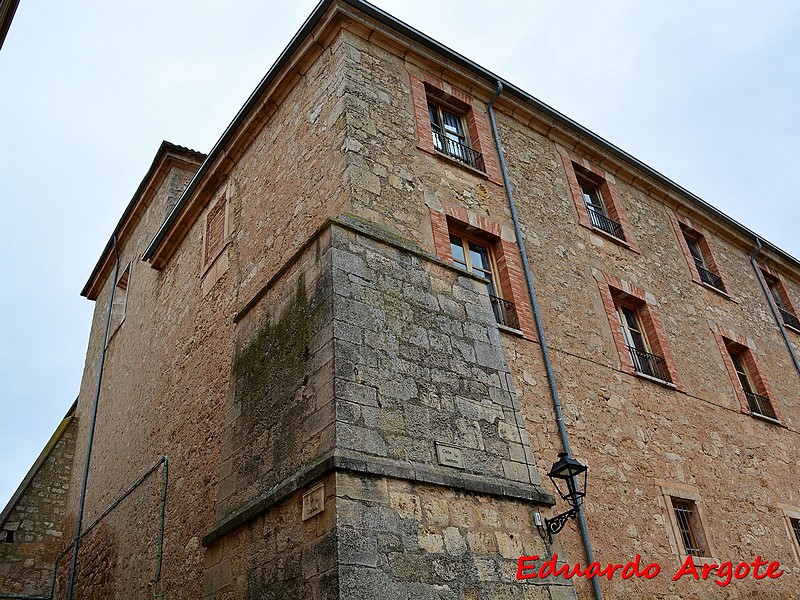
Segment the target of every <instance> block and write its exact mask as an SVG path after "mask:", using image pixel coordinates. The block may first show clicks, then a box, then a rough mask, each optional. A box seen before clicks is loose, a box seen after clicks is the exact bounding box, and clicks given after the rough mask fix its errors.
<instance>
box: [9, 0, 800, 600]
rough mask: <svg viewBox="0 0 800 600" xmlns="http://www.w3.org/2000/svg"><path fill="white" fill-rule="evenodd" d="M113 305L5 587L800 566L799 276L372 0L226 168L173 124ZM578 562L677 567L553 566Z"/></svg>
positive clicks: (108, 289)
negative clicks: (558, 476) (555, 480)
mask: <svg viewBox="0 0 800 600" xmlns="http://www.w3.org/2000/svg"><path fill="white" fill-rule="evenodd" d="M82 293H83V295H84V296H86V297H87V298H89V299H90V300H92V301H94V302H95V305H96V310H95V316H94V320H93V324H92V330H91V333H90V339H89V347H88V351H87V358H86V366H85V370H84V374H83V383H82V386H81V391H80V395H79V398H78V400H77V404H76V406H75V407H74V410H73V411H71V412H70V414H69V415H68V421H69V422H68V423H66V424H65V425H63V426H62V428H60V431H59V432H57V434H56V436H54V440H55V441H54V442H53V443H51V445H50V446H51V447H50V448H49V450H46V451H45V453H44V454H43V457H44V458H42V459H40V461H38V462H37V466H35V467H34V469H33V470H32V474H31V475H29V477H28V478H27V479H26V481H25V482H23V484H22V485H21V486H20V490H19V491H18V493H17V494H16V495H15V496H14V498H13V499H12V501H11V503H10V505H9V506H8V507H7V508H6V509H5V510H4V511H3V513H2V519H3V522H2V528H3V531H4V534H3V535H4V539H5V541H4V542H3V543H0V585H2V588H0V597H22V596H25V597H28V598H31V597H36V598H67V597H68V595H69V594H71V597H73V598H133V597H144V596H147V595H150V594H155V595H157V596H161V595H163V596H164V597H168V598H203V599H207V600H244V599H254V598H259V599H261V598H264V599H276V600H277V599H287V600H288V599H314V600H323V599H324V600H328V599H330V600H333V599H340V598H341V599H352V600H356V599H359V600H360V599H372V598H392V599H394V598H397V599H401V598H431V599H434V598H436V599H459V600H460V599H463V600H467V599H476V600H477V599H489V598H515V599H517V598H519V599H523V598H524V599H551V600H560V599H566V598H596V597H600V596H601V595H602V597H605V598H665V599H666V598H709V597H715V598H716V597H731V598H793V597H796V595H797V593H798V592H797V591H798V590H799V589H800V474H799V473H798V469H799V465H800V461H799V460H798V455H797V448H798V427H799V426H800V414H798V408H799V406H800V403H799V401H798V397H797V394H796V390H797V387H798V377H799V376H800V364H799V363H798V361H797V357H796V353H795V347H796V345H797V343H798V342H799V341H800V322H798V319H797V311H796V309H795V306H794V303H795V302H796V301H797V302H800V263H799V262H798V261H797V259H795V258H793V257H792V256H790V255H788V254H787V253H785V252H783V251H782V250H780V249H779V248H777V247H775V246H774V245H771V244H769V243H768V242H766V241H765V240H763V239H761V238H759V237H758V235H757V234H755V233H753V232H752V231H750V230H748V229H746V228H745V227H743V226H742V225H740V224H738V223H736V222H735V221H733V220H732V219H730V218H729V217H727V216H726V215H724V214H723V213H721V212H720V211H718V210H717V209H715V208H713V207H712V206H711V205H709V204H707V203H706V202H704V201H702V200H701V199H699V198H697V197H696V196H694V195H692V194H691V193H690V192H688V191H686V190H685V189H683V188H681V187H680V186H678V185H676V184H675V183H673V182H671V181H670V180H668V179H667V178H665V177H664V176H662V175H660V174H659V173H657V172H656V171H654V170H653V169H651V168H649V167H647V166H646V165H644V164H642V163H641V162H639V161H638V160H636V159H635V158H633V157H631V156H629V155H627V154H626V153H624V152H623V151H622V150H620V149H618V148H616V147H615V146H613V145H611V144H610V143H608V142H607V141H605V140H603V139H601V138H600V137H598V136H597V135H595V134H593V133H592V132H590V131H588V130H586V129H585V128H583V127H581V126H580V125H578V124H576V123H574V122H573V121H571V120H570V119H568V118H566V117H564V116H563V115H561V114H560V113H558V112H557V111H555V110H553V109H552V108H550V107H548V106H546V105H544V104H542V103H541V102H539V101H538V100H536V99H535V98H533V97H531V96H530V95H528V94H527V93H525V92H523V91H522V90H520V89H518V88H516V87H515V86H513V85H512V84H510V83H508V82H506V81H503V80H501V79H499V78H497V77H496V76H495V75H493V74H492V73H490V72H488V71H486V70H485V69H483V68H482V67H480V66H478V65H476V64H475V63H473V62H471V61H469V60H468V59H466V58H464V57H462V56H460V55H458V54H456V53H455V52H453V51H451V50H449V49H448V48H446V47H444V46H442V45H440V44H439V43H437V42H435V41H434V40H432V39H430V38H428V37H427V36H425V35H424V34H422V33H420V32H418V31H416V30H414V29H412V28H411V27H409V26H408V25H406V24H404V23H401V22H399V21H397V20H396V19H394V18H393V17H391V16H390V15H388V14H386V13H384V12H382V11H380V10H379V9H377V8H375V7H374V6H372V5H370V4H367V3H366V2H362V1H360V0H324V1H323V2H322V3H321V4H320V5H319V6H318V7H317V8H316V9H315V10H314V12H313V14H312V15H311V16H310V17H309V19H308V20H307V21H306V23H305V24H304V25H303V27H302V29H301V30H300V31H299V32H298V33H297V34H296V35H295V37H294V38H293V39H292V41H291V43H290V44H289V46H288V47H287V48H286V50H285V51H284V52H283V54H282V55H281V56H280V57H279V59H278V60H277V62H276V63H275V65H274V66H273V67H272V69H271V70H270V71H269V73H268V74H267V75H266V76H265V78H264V79H263V80H262V82H261V83H260V85H259V87H258V88H257V90H256V92H255V93H254V94H253V95H252V96H251V97H250V98H249V99H248V101H247V103H246V104H245V106H244V107H243V108H242V110H241V111H240V112H239V114H237V115H236V117H235V119H234V121H233V122H232V124H231V126H230V127H229V128H228V129H227V130H226V131H225V133H224V134H223V136H222V137H221V138H220V140H219V141H218V142H217V144H216V145H215V146H214V148H213V149H212V150H211V151H210V152H209V154H208V155H205V154H202V153H199V152H196V151H193V150H190V149H188V148H184V147H181V146H177V145H174V144H171V143H168V142H164V143H163V144H162V145H161V147H160V148H159V150H158V152H157V154H156V157H155V159H154V161H153V164H152V166H151V168H150V170H149V171H148V173H147V174H146V175H145V177H144V179H143V181H142V183H141V185H140V186H139V188H138V189H137V190H136V192H135V194H134V195H133V197H132V199H131V201H130V204H129V205H128V207H127V209H126V210H125V212H124V214H123V216H122V218H121V220H120V222H119V224H118V225H117V227H116V229H115V230H114V232H113V235H112V237H111V239H110V240H109V243H108V245H107V246H106V248H105V250H104V252H103V254H102V256H101V257H100V259H99V261H98V263H97V266H96V267H95V269H94V271H93V272H92V273H91V276H90V278H89V280H88V281H87V283H86V285H85V287H84V289H83V292H82ZM101 366H102V378H101V382H100V384H99V385H98V374H99V370H100V368H101ZM93 423H94V429H93V434H92V435H93V443H92V449H91V456H90V460H89V465H90V466H89V469H88V473H87V474H86V488H85V494H82V483H83V477H84V464H85V461H86V455H87V444H88V441H89V436H90V433H91V430H92V424H93ZM565 451H566V452H567V453H568V454H569V455H570V456H574V457H575V458H576V459H578V460H579V461H580V462H582V463H583V464H585V465H588V467H589V471H588V489H587V495H586V497H585V498H584V501H583V504H582V516H581V518H576V519H572V520H569V521H568V522H567V524H566V526H565V528H564V529H563V530H562V531H561V532H560V533H556V534H555V535H553V536H552V537H550V536H548V535H547V532H546V531H545V526H546V520H547V519H551V518H553V517H554V516H555V515H556V514H559V513H563V512H565V511H566V510H568V508H569V506H568V505H567V504H566V503H565V502H564V500H562V499H561V498H560V497H559V496H558V495H557V494H556V489H555V488H554V487H553V485H552V483H551V482H550V481H549V480H548V477H547V474H548V472H549V471H550V468H551V466H552V465H553V463H554V461H555V460H556V459H557V457H558V454H559V453H560V452H565ZM47 481H52V482H54V483H53V485H52V486H51V485H50V484H49V483H44V484H43V483H41V482H47ZM64 482H66V485H65V484H64ZM42 486H44V489H46V490H47V491H46V492H45V493H44V495H41V494H42V492H40V490H42V489H43V487H42ZM50 495H57V496H58V497H59V498H62V499H63V503H54V504H51V505H50V507H49V508H48V509H47V511H49V512H47V511H45V509H44V508H33V509H31V508H29V507H30V506H32V502H33V501H34V499H35V497H38V498H40V499H41V502H45V499H47V498H48V497H49V496H50ZM82 507H83V514H82V521H81V523H82V527H81V535H80V537H79V546H78V547H79V551H78V555H77V558H76V560H75V561H74V566H73V560H72V559H73V552H72V548H73V544H74V540H75V538H76V535H75V529H76V522H77V518H78V515H79V513H80V512H81V508H82ZM26 511H27V512H26ZM51 514H52V516H50V515H51ZM26 515H28V516H26ZM44 521H46V523H47V527H45V528H44V533H42V530H43V526H42V525H41V522H44ZM583 525H585V527H582V526H583ZM582 529H585V531H583V532H582ZM0 541H2V540H0ZM45 549H46V550H45ZM554 554H556V555H557V559H556V560H555V561H554V565H555V566H556V567H557V568H563V567H564V566H565V565H569V566H570V567H569V568H570V569H574V565H575V564H576V563H578V564H579V565H581V568H586V567H587V566H588V563H589V562H590V554H593V557H594V559H595V560H596V561H597V562H598V563H600V565H601V566H603V567H606V566H607V565H609V564H611V565H614V564H621V565H624V564H625V563H627V562H629V561H633V560H634V559H635V557H636V556H637V555H638V556H639V557H640V559H639V560H640V564H641V566H642V568H644V567H645V565H647V564H656V565H658V566H659V569H660V573H659V574H658V575H656V576H654V577H650V578H648V577H644V576H634V577H626V578H623V577H622V571H621V570H620V571H618V572H616V574H609V576H608V577H601V578H600V579H599V581H598V580H595V582H596V583H597V586H596V587H595V586H593V585H592V582H591V581H590V579H588V578H586V577H581V576H580V575H578V576H575V577H572V578H567V577H564V576H548V577H538V576H537V577H531V576H530V574H531V573H534V574H536V573H538V572H539V571H538V568H539V566H540V565H541V564H542V563H544V562H545V561H547V560H548V559H550V558H551V557H552V556H553V555H554ZM34 555H36V556H37V557H39V558H32V557H33V556H34ZM757 556H760V557H761V559H760V560H763V561H765V563H766V562H779V563H780V568H779V569H778V568H777V567H773V569H772V571H771V575H770V576H764V577H763V578H762V577H759V578H756V577H754V576H753V571H754V570H755V569H754V568H753V566H752V565H751V566H748V567H747V571H748V572H747V574H746V576H743V577H741V578H737V577H735V576H734V568H735V567H736V566H737V565H738V564H739V563H742V562H745V563H752V562H754V561H756V560H757V559H756V557H757ZM520 557H523V558H524V560H523V564H524V565H527V566H528V567H530V565H536V567H535V568H528V569H527V570H523V571H518V567H519V565H520ZM533 557H538V558H533ZM31 561H33V562H31ZM726 561H731V565H730V566H728V567H726V566H725V563H726ZM692 565H696V566H695V567H694V568H696V569H697V572H698V573H699V574H702V573H703V566H706V578H705V579H703V578H702V577H701V578H700V579H699V580H696V579H695V578H694V577H693V576H692V575H691V574H688V575H685V576H683V577H680V578H678V579H677V580H673V575H674V574H675V573H676V572H678V570H679V569H680V568H681V567H682V566H683V567H684V568H688V569H691V568H692ZM709 565H717V566H714V567H711V566H709ZM44 567H46V568H44ZM726 569H728V570H729V571H726ZM779 571H782V574H780V575H778V574H777V573H778V572H779ZM727 572H730V577H727V579H729V580H730V581H729V582H727V579H726V573H727ZM766 572H767V566H766V564H765V566H764V567H763V568H761V571H760V572H758V573H759V574H760V575H766ZM742 573H744V569H743V568H740V569H739V570H738V571H735V574H736V575H742ZM520 575H522V577H520ZM526 575H527V576H526ZM722 583H727V584H726V585H720V584H722ZM3 594H5V596H4V595H3Z"/></svg>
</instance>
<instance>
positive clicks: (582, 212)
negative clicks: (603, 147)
mask: <svg viewBox="0 0 800 600" xmlns="http://www.w3.org/2000/svg"><path fill="white" fill-rule="evenodd" d="M558 150H559V153H560V155H561V162H562V163H563V165H564V171H565V173H566V175H567V185H568V187H569V191H570V195H571V196H572V200H573V202H574V203H575V210H576V211H577V213H578V223H579V224H580V225H582V226H583V227H586V228H587V229H591V230H592V231H595V232H599V233H600V234H602V235H603V236H605V237H607V238H608V239H610V240H613V241H614V242H616V243H617V244H620V245H621V246H625V247H626V248H630V249H631V250H633V251H634V252H639V246H638V245H637V244H636V240H634V238H633V231H632V229H631V224H630V221H628V217H627V216H626V214H625V211H624V209H623V207H622V199H621V197H620V194H619V190H618V189H617V185H616V180H615V179H614V176H613V175H611V174H610V173H607V172H606V171H604V170H603V169H601V168H600V167H598V166H597V165H595V164H593V163H591V162H589V161H588V160H586V159H585V158H582V157H580V156H578V155H577V154H575V153H574V152H572V151H570V150H567V149H566V148H562V147H560V146H559V148H558Z"/></svg>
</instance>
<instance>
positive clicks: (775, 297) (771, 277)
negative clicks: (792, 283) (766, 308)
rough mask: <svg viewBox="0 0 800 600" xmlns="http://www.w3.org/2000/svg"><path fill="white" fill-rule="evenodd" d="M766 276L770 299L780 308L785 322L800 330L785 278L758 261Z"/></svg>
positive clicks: (799, 321)
mask: <svg viewBox="0 0 800 600" xmlns="http://www.w3.org/2000/svg"><path fill="white" fill-rule="evenodd" d="M757 266H758V268H759V269H760V271H761V275H762V276H763V277H764V283H766V284H767V288H768V289H769V294H770V298H769V299H768V300H769V301H770V302H771V303H772V304H773V305H774V306H775V308H776V309H777V310H778V314H779V315H780V316H781V319H782V320H783V324H784V325H786V326H787V327H790V328H791V329H794V330H795V331H800V320H798V318H797V309H796V308H795V307H794V303H793V302H792V298H791V296H789V292H788V291H787V289H786V285H785V284H784V282H783V279H782V278H781V276H780V275H779V274H778V272H777V271H775V270H774V269H770V268H768V267H767V266H765V265H763V264H760V263H757Z"/></svg>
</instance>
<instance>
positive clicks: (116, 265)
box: [67, 234, 119, 600]
mask: <svg viewBox="0 0 800 600" xmlns="http://www.w3.org/2000/svg"><path fill="white" fill-rule="evenodd" d="M112 239H113V241H114V259H115V263H114V277H113V279H112V280H111V297H110V298H109V299H108V314H107V315H106V330H105V334H104V335H103V348H102V350H101V352H100V365H99V366H98V368H97V386H96V388H95V394H94V403H93V405H92V421H91V424H90V425H89V440H88V442H87V443H86V462H85V463H84V466H83V480H82V482H81V495H80V499H79V500H78V522H77V524H76V525H75V542H74V543H73V546H72V564H71V565H70V569H69V586H68V587H67V600H72V592H73V590H74V588H75V570H76V568H77V566H78V548H79V547H80V542H81V527H82V525H83V508H84V505H85V503H86V486H87V484H88V482H89V462H90V460H91V458H92V443H93V442H94V428H95V424H96V423H97V406H98V404H99V402H100V384H101V383H102V382H103V364H104V363H105V361H106V346H107V345H108V331H109V329H110V327H111V309H112V308H113V306H114V290H115V289H116V287H117V276H118V275H119V249H118V248H117V236H116V234H114V236H113V238H112Z"/></svg>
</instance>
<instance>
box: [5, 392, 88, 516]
mask: <svg viewBox="0 0 800 600" xmlns="http://www.w3.org/2000/svg"><path fill="white" fill-rule="evenodd" d="M75 403H76V404H77V400H76V401H75ZM76 404H73V405H72V407H71V408H70V410H69V411H67V415H66V416H65V417H64V418H63V419H62V420H61V422H60V423H59V424H58V427H56V430H55V431H54V432H53V435H51V436H50V439H49V440H48V441H47V443H46V444H45V446H44V448H43V449H42V451H41V453H39V456H38V457H37V458H36V460H35V461H34V463H33V466H31V468H30V469H29V470H28V473H27V474H26V475H25V477H23V478H22V481H21V482H20V484H19V487H17V491H15V492H14V493H13V494H12V496H11V499H10V500H9V501H8V504H6V506H5V508H4V509H3V511H2V512H0V525H4V524H5V522H6V520H7V519H8V516H9V515H10V514H11V511H12V510H14V507H15V506H16V505H17V502H19V500H20V498H22V495H23V494H24V493H25V490H27V489H28V486H29V485H30V483H31V481H33V478H34V477H36V474H37V473H38V472H39V469H41V468H42V465H43V464H44V462H45V461H46V460H47V458H48V457H49V456H50V453H51V452H52V451H53V448H55V447H56V444H58V442H59V440H60V439H61V436H63V435H64V431H66V429H67V427H68V426H69V424H70V423H72V421H73V419H75V406H76Z"/></svg>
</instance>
